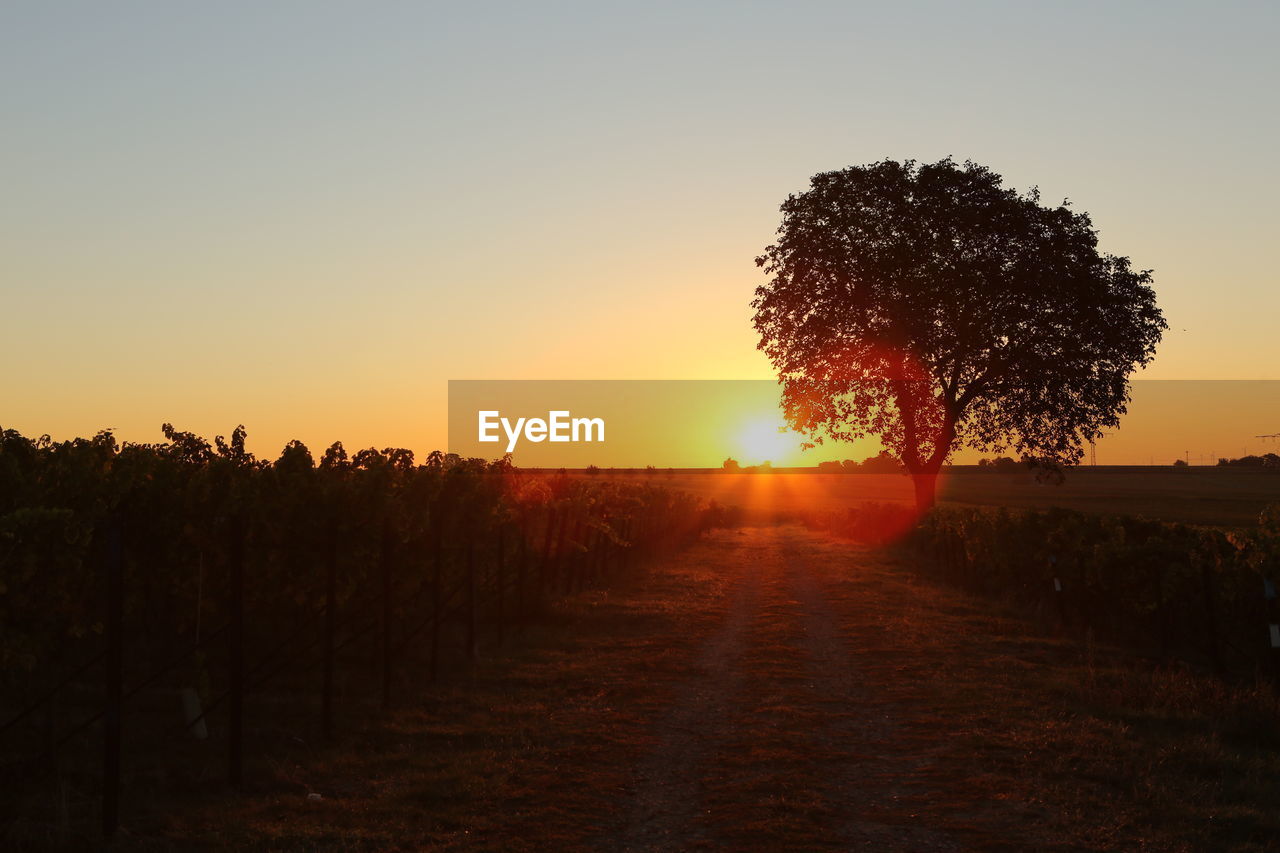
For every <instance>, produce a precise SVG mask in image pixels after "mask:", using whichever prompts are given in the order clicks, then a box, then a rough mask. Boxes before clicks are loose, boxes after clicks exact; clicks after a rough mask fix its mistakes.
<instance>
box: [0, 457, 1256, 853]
mask: <svg viewBox="0 0 1280 853" xmlns="http://www.w3.org/2000/svg"><path fill="white" fill-rule="evenodd" d="M173 441H174V443H173V444H172V445H166V446H162V447H154V448H151V447H143V448H125V449H123V450H121V449H118V448H116V447H115V446H114V445H113V444H112V443H110V442H109V441H106V440H101V441H97V442H94V443H81V444H74V445H51V444H48V443H27V442H25V441H24V440H22V439H20V438H13V439H11V442H10V445H11V447H12V448H13V449H11V450H8V451H6V452H11V453H12V454H13V455H12V457H11V461H12V463H13V464H10V465H9V466H8V467H0V473H6V476H8V477H9V478H10V481H11V483H12V484H13V486H14V487H13V488H10V489H9V490H8V491H7V494H10V495H13V496H15V497H14V499H13V501H12V506H10V507H8V508H7V509H6V510H5V511H4V512H0V522H2V525H0V533H3V534H4V535H5V536H6V537H7V539H6V542H7V543H8V544H9V550H7V551H4V552H0V583H3V587H0V591H4V593H5V594H4V595H0V615H3V616H5V619H4V620H0V621H5V622H6V624H7V630H6V632H5V634H4V635H3V636H2V637H0V639H3V640H4V641H5V642H4V643H2V644H0V652H4V657H2V658H0V662H3V664H4V666H5V669H4V670H3V679H0V684H2V685H3V687H4V690H3V691H0V712H2V713H0V735H6V737H7V739H5V740H2V741H0V746H2V747H3V748H2V749H0V766H2V767H3V769H4V771H5V772H4V773H3V774H0V793H2V794H3V795H4V796H3V797H0V800H3V807H0V846H3V847H4V848H6V849H10V848H12V849H41V850H43V849H95V848H98V847H99V846H100V845H101V843H102V839H103V838H104V836H105V837H109V838H111V839H112V840H111V842H110V846H111V848H112V849H120V850H170V849H182V850H187V849H209V850H263V851H267V850H388V849H393V850H402V849H403V850H410V849H414V850H416V849H432V850H472V849H475V850H529V851H534V850H555V851H571V850H610V851H612V850H617V851H628V850H668V849H670V850H676V849H679V850H684V849H695V850H744V849H770V850H772V849H784V850H806V851H808V850H848V849H873V850H912V851H917V850H921V851H928V850H1024V849H1036V850H1063V851H1066V850H1131V849H1146V850H1176V851H1184V850H1186V851H1191V850H1245V851H1263V850H1280V821H1278V819H1277V816H1276V812H1275V810H1274V807H1273V804H1274V802H1275V799H1276V797H1277V796H1280V788H1278V787H1277V785H1278V783H1277V780H1278V779H1280V738H1277V736H1276V732H1277V731H1280V710H1278V709H1280V701H1278V697H1277V694H1276V684H1277V682H1278V678H1277V672H1280V666H1273V665H1275V664H1280V659H1277V657H1276V654H1275V652H1274V651H1273V650H1272V648H1271V647H1270V645H1269V643H1268V639H1267V637H1268V629H1269V625H1270V624H1272V623H1275V622H1276V621H1277V602H1276V601H1275V599H1274V597H1271V598H1268V597H1267V596H1266V595H1265V594H1264V590H1267V589H1270V588H1272V587H1269V586H1268V585H1267V583H1264V581H1266V582H1273V581H1274V578H1273V577H1272V573H1273V569H1274V566H1275V565H1277V564H1278V563H1277V559H1280V514H1277V513H1275V512H1271V513H1269V514H1267V515H1265V517H1264V518H1263V519H1261V520H1259V519H1258V514H1259V512H1260V511H1262V509H1263V507H1265V506H1267V505H1268V504H1271V503H1280V494H1277V490H1278V489H1280V477H1277V476H1275V475H1274V474H1271V473H1270V472H1255V471H1240V470H1222V469H1192V470H1177V469H1172V468H1171V469H1085V470H1080V471H1075V472H1072V473H1071V475H1070V478H1069V480H1068V481H1067V483H1066V484H1065V485H1061V486H1049V485H1040V484H1037V483H1036V482H1035V481H1034V480H1033V479H1032V478H1030V477H1029V476H1020V475H1013V476H1008V475H1002V474H993V473H989V472H985V471H982V472H980V471H977V470H974V469H956V470H953V471H952V472H951V473H950V476H949V478H948V479H947V481H946V482H945V484H944V485H943V493H942V495H943V499H942V505H941V506H940V507H939V508H938V510H937V511H935V512H934V513H932V514H931V515H929V516H928V517H926V518H924V519H917V518H915V516H914V514H913V513H912V512H910V511H906V512H904V511H903V508H905V507H909V506H910V504H911V498H912V495H911V490H910V484H909V481H907V480H906V479H905V478H903V477H901V476H896V475H863V474H817V473H812V472H804V473H801V472H796V471H777V472H773V473H768V474H758V473H757V474H725V473H718V472H693V471H682V472H673V473H671V474H667V473H665V472H638V473H637V472H632V473H625V474H624V473H615V472H599V473H594V474H591V475H586V474H578V473H572V474H570V475H568V476H561V475H559V474H556V473H549V472H529V471H519V470H515V469H512V468H510V467H509V466H507V465H505V464H502V463H494V464H480V463H479V461H477V460H473V461H458V462H447V461H446V460H444V459H443V458H433V459H432V460H429V462H428V464H426V465H423V466H414V465H413V464H412V463H411V461H410V460H408V459H407V458H406V457H405V456H404V455H403V454H400V453H398V452H396V451H384V452H383V453H377V452H374V451H366V452H362V453H361V454H359V455H357V456H356V457H355V458H354V459H350V460H348V459H347V458H346V457H345V456H342V455H340V454H339V453H338V450H340V448H338V449H333V448H331V449H330V451H329V452H327V453H326V455H325V457H323V459H322V461H321V463H320V464H319V465H316V464H314V463H313V461H312V458H311V456H310V454H309V453H305V452H304V450H299V449H298V448H293V449H292V450H291V451H290V452H287V453H286V454H285V455H283V456H282V457H281V459H280V460H278V461H276V462H274V463H265V464H264V463H258V462H256V461H255V460H253V459H252V457H249V456H247V455H246V454H244V453H243V450H242V448H238V447H237V446H236V445H235V444H234V443H233V444H232V445H230V446H223V445H221V444H220V445H219V446H218V449H217V450H216V451H214V450H212V449H211V448H210V447H209V446H208V445H207V444H203V443H201V442H200V441H199V440H198V439H197V438H195V437H192V436H187V435H184V434H175V435H174V436H173ZM86 491H93V492H96V493H97V494H99V495H101V496H104V497H105V498H106V499H107V500H103V501H96V502H87V501H83V500H82V496H83V494H85V493H86ZM710 501H715V502H716V503H718V504H719V505H720V506H719V507H711V506H709V505H708V503H707V502H710ZM869 502H870V503H879V504H881V506H878V507H868V508H865V510H864V511H859V512H855V513H849V512H848V511H847V510H848V509H849V508H850V507H854V506H857V505H859V504H866V503H869ZM995 506H999V507H1015V508H1017V507H1022V508H1036V507H1047V506H1060V507H1067V508H1070V509H1074V510H1083V511H1084V512H1072V511H1062V512H1050V513H1005V512H999V511H992V510H991V509H989V508H990V507H995ZM108 507H111V509H110V510H108ZM727 507H740V508H742V510H743V512H736V511H734V510H732V509H726V508H727ZM1134 515H1143V516H1147V517H1148V519H1149V520H1143V519H1137V518H1134V517H1133V516H1134ZM904 519H905V521H906V525H905V527H904V526H902V524H901V522H903V521H904ZM1168 522H1193V523H1194V524H1195V525H1196V526H1187V525H1186V524H1171V523H1168ZM882 523H883V524H882ZM1200 525H1203V526H1200ZM1218 526H1225V527H1234V528H1248V529H1234V530H1224V529H1219V527H1218ZM885 530H892V531H893V535H892V536H890V537H888V538H886V537H885V536H882V535H880V534H881V533H883V531H885ZM868 533H870V534H872V535H867V534H868ZM864 541H872V542H878V543H881V544H879V545H877V546H875V547H873V546H871V545H867V544H859V542H864ZM6 608H7V609H6ZM41 614H43V615H45V616H47V618H44V619H37V618H35V617H36V616H37V615H41ZM97 620H102V621H97ZM81 626H83V627H81ZM104 676H105V677H104ZM191 699H198V702H197V705H198V706H200V707H203V709H204V711H203V713H202V715H201V717H200V718H199V719H200V721H201V723H202V726H201V727H200V728H199V729H195V728H192V726H193V721H192V712H191V711H190V710H188V706H187V703H188V701H189V700H191ZM5 721H7V722H5ZM204 729H207V732H205V731H204ZM198 732H199V733H198ZM206 735H207V736H206Z"/></svg>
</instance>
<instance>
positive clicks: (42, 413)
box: [0, 0, 1280, 461]
mask: <svg viewBox="0 0 1280 853" xmlns="http://www.w3.org/2000/svg"><path fill="white" fill-rule="evenodd" d="M1278 41H1280V4H1277V3H1273V2H1252V3H1246V2H1234V3H1233V2H1225V3H1224V2H1213V3H1210V2H1204V3H1195V4H1193V3H1176V2H1149V3H1148V2H1107V3H1101V2H1099V3H1085V2H1061V3H1050V2H1036V3H1027V2H1025V0H1024V1H1023V2H1001V3H991V2H965V3H956V2H931V3H911V2H900V3H888V2H876V3H854V2H839V3H804V2H794V0H793V2H786V3H747V2H731V3H730V2H726V3H689V2H682V3H661V2H646V3H634V4H616V3H607V2H598V0H597V2H582V3H556V2H545V3H510V4H495V3H449V4H443V3H441V4H433V3H425V2H416V3H356V2H349V3H320V2H306V3H303V2H296V3H289V2H272V3H239V4H237V3H230V2H226V3H203V4H198V3H194V2H154V3H131V2H113V3H96V2H85V3H61V2H10V3H6V4H4V5H3V6H2V7H0V116H3V133H0V181H2V184H3V188H4V204H3V205H0V282H2V285H0V286H2V287H3V302H2V303H0V304H2V306H3V308H2V309H0V357H2V358H3V359H4V365H5V367H4V369H3V370H2V371H0V400H2V401H3V406H2V408H0V425H3V426H5V427H14V428H17V429H19V430H21V431H22V432H24V433H28V434H40V433H43V432H49V433H52V434H53V435H54V437H55V438H66V437H70V436H72V435H77V434H88V433H91V432H93V431H95V430H97V429H99V428H102V427H108V426H109V427H115V428H116V429H117V430H118V433H119V434H120V436H121V437H123V438H126V439H131V440H148V441H149V440H159V439H160V432H159V425H160V423H161V422H163V421H172V422H174V423H175V424H177V425H178V426H179V427H180V428H183V429H191V430H195V431H197V432H201V433H204V434H208V435H211V434H213V433H215V432H223V433H226V432H229V431H230V429H231V428H232V427H233V426H234V425H235V424H236V423H239V422H243V423H245V424H246V425H247V426H248V428H249V433H250V443H251V446H252V447H253V448H254V449H256V450H258V452H260V453H264V454H267V455H274V454H275V453H276V452H277V451H278V449H279V447H280V446H281V445H282V444H283V443H284V442H285V441H286V440H288V439H290V438H294V437H297V438H301V439H303V440H304V441H306V442H307V443H308V444H310V445H312V446H313V448H315V447H319V446H324V445H326V444H328V443H329V442H330V441H332V440H334V439H338V438H340V439H342V440H343V441H344V442H345V443H346V444H347V445H348V447H363V446H369V445H376V446H379V447H383V446H388V445H398V446H407V447H410V448H413V449H414V450H416V451H418V452H424V451H426V450H429V449H431V448H432V447H435V446H442V445H443V444H444V441H445V432H446V417H445V399H446V380H448V379H450V378H455V379H478V378H487V379H518V378H707V379H734V378H763V377H768V376H769V375H770V371H769V367H768V364H767V362H766V361H765V359H764V358H763V356H762V355H761V354H759V353H758V352H757V351H756V350H755V343H756V338H755V334H754V332H753V331H752V329H751V326H750V315H751V310H750V308H749V306H748V302H749V300H750V298H751V295H752V290H753V288H754V287H755V286H756V285H757V284H758V283H759V282H760V280H761V277H760V275H759V273H758V271H757V270H756V268H755V266H754V264H753V258H754V256H755V255H756V254H758V253H759V251H760V249H761V248H762V247H763V246H764V245H765V244H766V243H767V242H768V241H769V240H770V238H771V236H772V233H773V230H774V228H775V227H776V226H777V223H778V219H779V214H778V211H777V208H778V205H779V203H780V202H781V201H782V200H783V198H784V197H785V196H786V195H787V193H789V192H793V191H797V190H801V189H803V188H804V187H805V185H806V183H807V180H808V178H809V176H810V175H812V174H813V173H815V172H818V171H823V170H828V169H834V168H840V167H844V166H847V165H852V164H860V163H866V162H870V161H874V160H878V159H882V158H884V157H894V158H903V157H914V158H918V159H925V160H933V159H937V158H939V157H943V156H945V155H948V154H950V155H954V156H955V157H957V158H958V159H965V158H972V159H975V160H977V161H979V162H982V163H984V164H987V165H989V166H991V167H992V168H994V169H995V170H996V171H998V172H1000V173H1002V174H1003V175H1004V176H1005V178H1006V181H1007V183H1009V184H1010V185H1012V186H1016V187H1019V188H1024V187H1027V186H1030V185H1032V184H1037V185H1039V186H1040V188H1041V190H1042V191H1043V193H1044V196H1045V199H1046V200H1048V201H1056V200H1058V199H1061V198H1063V197H1069V198H1071V199H1072V201H1073V203H1074V204H1075V205H1076V206H1077V208H1079V209H1082V210H1087V211H1089V212H1090V213H1091V214H1092V215H1093V217H1094V221H1095V223H1096V224H1097V226H1098V227H1099V228H1100V230H1101V234H1102V244H1103V248H1104V249H1106V250H1109V251H1112V252H1116V253H1119V254H1127V255H1129V256H1131V257H1132V258H1133V260H1134V263H1135V265H1137V266H1138V267H1139V268H1154V270H1155V274H1156V287H1157V293H1158V294H1159V297H1160V301H1161V304H1162V306H1163V308H1164V309H1165V312H1166V314H1167V316H1168V318H1169V321H1170V331H1169V333H1168V335H1167V337H1166V340H1165V343H1164V344H1163V345H1162V347H1161V349H1160V352H1159V355H1158V357H1157V360H1156V362H1155V364H1154V366H1153V367H1152V368H1151V369H1150V370H1148V371H1146V373H1145V374H1144V376H1145V377H1147V378H1165V379H1169V378H1236V379H1244V378H1280V367H1277V363H1278V362H1280V335H1278V334H1277V331H1276V318H1277V316H1278V315H1280V275H1278V274H1277V271H1276V269H1277V267H1276V261H1275V241H1276V234H1277V233H1278V232H1280V212H1278V210H1280V208H1278V207H1277V204H1276V198H1277V191H1280V166H1278V165H1277V160H1276V157H1275V151H1274V149H1275V146H1276V140H1277V138H1280V132H1278V131H1280V111H1278V110H1277V109H1276V92H1277V87H1278V86H1280V59H1278V57H1280V51H1277V49H1276V44H1277V42H1278ZM1264 427H1265V431H1268V432H1270V431H1276V430H1280V424H1271V425H1258V427H1257V429H1258V431H1262V430H1263V429H1264ZM1250 429H1252V428H1251V427H1250ZM1134 461H1137V460H1134Z"/></svg>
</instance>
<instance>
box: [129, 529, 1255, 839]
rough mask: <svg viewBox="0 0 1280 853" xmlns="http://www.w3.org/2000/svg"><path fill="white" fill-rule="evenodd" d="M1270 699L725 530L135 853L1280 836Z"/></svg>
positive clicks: (184, 820) (883, 562)
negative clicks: (164, 852) (1266, 712)
mask: <svg viewBox="0 0 1280 853" xmlns="http://www.w3.org/2000/svg"><path fill="white" fill-rule="evenodd" d="M1271 701H1272V700H1270V699H1267V698H1266V697H1263V698H1262V699H1261V700H1260V699H1259V698H1258V697H1257V696H1253V695H1248V694H1246V693H1241V692H1233V691H1230V690H1227V689H1225V688H1223V687H1222V686H1221V685H1219V684H1216V683H1214V682H1212V681H1210V680H1205V679H1199V678H1197V677H1194V676H1192V675H1191V674H1189V673H1187V672H1186V671H1183V670H1176V671H1175V670H1156V669H1153V668H1152V667H1151V666H1150V664H1149V662H1146V661H1141V660H1139V659H1137V658H1134V657H1132V656H1129V655H1126V654H1124V653H1122V652H1118V651H1115V650H1110V651H1109V650H1106V649H1101V648H1097V647H1091V646H1088V645H1086V644H1084V643H1082V642H1080V641H1079V640H1078V639H1076V638H1065V637H1054V636H1052V635H1051V634H1050V633H1046V632H1044V631H1042V630H1040V629H1038V628H1036V627H1035V626H1032V625H1030V624H1028V623H1026V622H1024V621H1021V620H1019V619H1017V618H1015V617H1013V616H1010V615H1002V614H1001V613H1000V611H999V610H997V609H995V608H993V607H992V605H990V604H989V603H987V602H983V601H978V600H973V599H967V598H965V597H964V596H963V595H961V594H959V593H956V592H954V591H952V590H949V589H947V588H945V587H941V586H938V585H935V584H932V583H929V582H927V581H923V580H920V579H918V578H917V577H916V576H915V575H914V573H913V572H912V571H911V567H910V566H908V565H905V564H903V563H901V562H899V561H897V560H895V559H893V558H891V557H889V556H887V555H885V554H883V553H880V552H875V551H871V550H868V549H865V548H861V547H858V546H855V545H851V544H848V543H842V542H835V541H832V540H829V539H826V538H824V537H821V536H819V535H816V534H813V533H810V532H807V531H804V530H801V529H798V528H785V527H782V528H778V527H768V528H751V529H746V530H742V531H725V532H721V533H717V534H715V535H714V536H711V537H709V538H708V539H707V540H705V541H703V542H701V543H699V544H697V545H695V546H694V547H693V548H691V549H689V550H688V551H686V552H684V553H682V554H679V555H676V556H674V557H672V558H670V559H669V560H666V561H664V562H663V563H662V564H661V565H659V566H655V567H653V568H652V569H651V570H650V572H649V573H648V574H647V576H646V577H645V578H644V580H643V581H642V582H639V583H636V584H633V585H632V586H630V587H627V586H621V587H618V588H615V589H613V590H611V591H603V590H602V591H595V592H590V593H586V594H583V595H581V596H578V597H575V598H574V599H571V600H569V601H567V602H564V603H563V604H561V605H558V606H557V609H556V611H555V612H554V613H553V614H551V616H550V618H548V619H545V620H543V621H542V622H541V623H539V625H538V626H535V627H531V628H528V629H526V630H525V631H524V632H522V633H521V634H520V635H519V636H518V638H517V641H516V642H514V643H511V644H510V645H509V646H508V648H507V650H505V651H503V652H502V653H498V652H497V651H496V650H490V651H489V652H488V653H487V654H486V655H484V656H483V658H482V660H481V662H480V663H479V664H478V665H477V666H476V668H475V670H474V671H473V672H472V673H471V674H470V675H469V676H468V677H465V678H460V679H457V680H454V681H451V682H449V683H446V684H444V685H440V686H437V687H434V688H430V689H427V690H425V691H424V692H423V694H422V695H421V696H420V697H419V698H418V699H416V700H415V701H414V702H412V703H409V702H406V706H408V707H406V708H405V709H404V710H402V711H400V712H398V713H397V714H395V715H394V716H393V717H392V718H391V719H389V720H382V721H380V722H375V723H374V724H371V725H369V726H368V727H367V728H366V729H365V730H363V731H362V732H361V733H360V734H359V735H358V736H353V737H351V738H350V739H349V740H348V741H347V742H346V743H345V744H344V745H343V746H342V747H340V748H337V749H333V750H327V751H320V752H316V753H311V754H300V755H289V756H285V757H281V756H279V755H273V756H268V757H267V758H266V759H264V764H262V765H260V766H258V767H255V768H251V775H252V776H253V778H255V779H258V780H260V781H259V782H258V783H257V785H256V788H255V789H254V790H253V791H252V792H251V795H250V796H248V797H245V798H242V799H233V800H223V801H220V802H213V803H212V804H209V805H208V807H207V808H205V809H204V811H203V812H196V813H195V814H194V815H193V814H192V813H189V812H181V813H175V814H174V815H173V816H172V817H166V818H165V819H164V821H165V822H164V824H163V826H162V829H160V830H158V831H157V830H155V829H153V828H147V829H146V830H145V831H144V830H143V828H141V827H138V828H131V832H136V835H134V836H131V837H133V838H136V839H137V840H138V842H139V843H138V844H136V845H129V844H125V845H122V847H128V846H137V847H140V848H143V849H170V848H172V847H181V848H184V849H186V848H192V847H195V846H197V845H194V844H192V843H190V842H191V840H192V839H197V838H198V839H200V840H201V841H202V842H203V843H202V844H200V845H199V846H201V847H204V848H208V849H259V850H295V849H317V850H329V849H340V850H357V849H359V850H386V849H403V850H418V849H432V850H501V851H513V850H514V851H540V850H555V851H576V850H605V851H642V850H672V851H682V850H805V851H818V850H875V851H897V850H902V851H951V850H986V851H993V850H1007V851H1015V850H1044V851H1079V850H1220V849H1221V850H1234V849H1238V850H1251V851H1266V850H1280V817H1278V816H1277V814H1276V812H1275V811H1274V808H1273V806H1272V803H1273V802H1274V801H1275V799H1276V798H1277V797H1280V782H1278V781H1277V780H1280V743H1277V742H1276V741H1277V738H1276V737H1274V736H1269V735H1267V734H1266V733H1267V732H1272V731H1274V730H1275V726H1274V725H1272V723H1274V720H1271V721H1269V722H1268V721H1260V719H1259V718H1258V717H1257V713H1258V711H1257V709H1258V708H1259V707H1273V706H1270V705H1267V704H1266V703H1267V702H1271ZM311 792H319V793H320V794H321V795H322V798H321V799H320V800H318V801H317V800H315V799H314V798H313V797H310V796H309V794H310V793H311ZM144 842H145V843H144ZM179 842H180V843H179Z"/></svg>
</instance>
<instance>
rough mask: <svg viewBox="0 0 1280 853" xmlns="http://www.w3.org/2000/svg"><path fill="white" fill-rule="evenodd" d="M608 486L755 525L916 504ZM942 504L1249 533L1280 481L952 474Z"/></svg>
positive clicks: (797, 491) (788, 483) (694, 487)
mask: <svg viewBox="0 0 1280 853" xmlns="http://www.w3.org/2000/svg"><path fill="white" fill-rule="evenodd" d="M599 476H601V477H610V478H612V477H619V478H631V477H643V478H646V479H647V478H648V477H650V476H652V477H653V478H654V479H655V480H656V481H657V482H660V483H663V484H666V485H670V486H671V487H673V488H677V489H680V490H683V491H688V492H690V493H692V494H696V495H698V496H700V497H702V498H705V499H707V500H715V501H717V502H719V503H721V504H726V505H735V506H740V507H742V508H743V509H745V510H747V511H748V512H750V513H752V514H753V515H766V516H767V515H769V514H771V513H779V512H805V511H816V512H830V511H833V510H836V511H843V510H844V509H846V508H847V507H849V506H851V505H853V504H857V503H862V502H866V501H886V502H895V503H911V502H912V501H913V500H914V497H913V495H912V491H911V482H910V480H908V479H907V478H906V477H903V476H899V475H896V474H818V473H814V472H804V473H798V472H796V471H795V469H783V470H780V471H775V472H773V473H769V474H741V473H739V474H728V473H723V472H719V471H710V472H703V471H687V470H681V471H676V472H675V473H674V474H672V475H668V474H666V473H665V472H664V473H658V474H655V475H647V474H630V475H618V474H614V473H612V472H603V473H602V474H601V475H599ZM939 497H940V502H941V503H943V504H960V505H972V506H1007V507H1026V508H1046V507H1050V506H1059V507H1064V508H1067V509H1075V510H1080V511H1084V512H1103V513H1118V514H1127V515H1139V516H1145V517H1148V518H1153V519H1158V520H1161V521H1174V522H1185V523H1190V524H1204V525H1220V526H1243V525H1252V524H1256V523H1257V520H1258V514H1259V513H1260V512H1261V511H1262V509H1263V508H1264V507H1266V506H1267V505H1268V504H1273V503H1280V472H1276V471H1269V470H1250V469H1240V468H1217V467H1203V468H1197V467H1192V468H1173V467H1114V468H1113V467H1098V468H1087V467H1086V468H1077V469H1075V470H1073V471H1070V472H1069V473H1068V474H1067V479H1066V482H1065V483H1063V484H1062V485H1043V484H1040V483H1037V482H1036V481H1035V479H1034V477H1032V476H1031V475H1030V474H994V473H989V472H986V471H980V470H979V469H977V468H974V467H967V466H965V467H960V466H958V467H955V468H952V469H951V470H950V472H949V473H947V474H944V479H943V481H942V484H941V488H940V494H939Z"/></svg>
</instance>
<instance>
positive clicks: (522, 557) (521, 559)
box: [516, 526, 529, 622]
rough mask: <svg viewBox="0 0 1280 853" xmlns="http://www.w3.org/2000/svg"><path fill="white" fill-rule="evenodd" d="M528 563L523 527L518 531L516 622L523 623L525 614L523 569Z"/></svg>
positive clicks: (527, 542)
mask: <svg viewBox="0 0 1280 853" xmlns="http://www.w3.org/2000/svg"><path fill="white" fill-rule="evenodd" d="M528 563H529V531H528V529H527V528H525V527H523V526H522V527H521V530H520V554H519V556H518V557H517V558H516V620H517V621H519V622H523V621H524V618H525V615H526V613H527V608H526V602H525V597H526V595H527V592H526V590H525V569H526V568H527V567H528Z"/></svg>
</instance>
